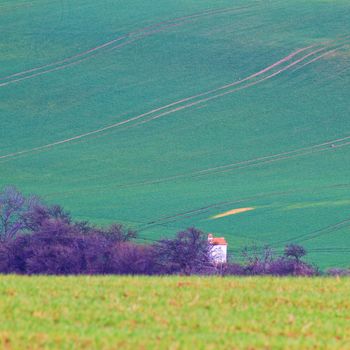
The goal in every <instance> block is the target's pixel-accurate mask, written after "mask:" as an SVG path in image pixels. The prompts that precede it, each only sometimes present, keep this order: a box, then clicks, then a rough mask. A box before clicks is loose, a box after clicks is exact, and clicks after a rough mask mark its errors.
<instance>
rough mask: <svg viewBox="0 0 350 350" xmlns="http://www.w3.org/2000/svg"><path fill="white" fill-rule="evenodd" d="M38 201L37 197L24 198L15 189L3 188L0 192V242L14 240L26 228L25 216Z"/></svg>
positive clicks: (11, 187) (10, 187)
mask: <svg viewBox="0 0 350 350" xmlns="http://www.w3.org/2000/svg"><path fill="white" fill-rule="evenodd" d="M38 203H39V200H38V198H37V197H34V196H29V197H25V196H24V195H23V194H22V193H20V192H19V191H18V190H17V189H16V188H15V187H13V186H9V187H5V188H4V190H3V191H2V192H0V240H8V239H11V238H14V237H15V236H16V235H17V233H18V232H20V231H21V230H24V229H25V228H26V220H25V215H26V214H27V213H28V212H29V211H31V210H32V209H33V208H34V207H35V206H36V205H38Z"/></svg>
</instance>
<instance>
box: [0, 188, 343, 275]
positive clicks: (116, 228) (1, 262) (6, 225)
mask: <svg viewBox="0 0 350 350" xmlns="http://www.w3.org/2000/svg"><path fill="white" fill-rule="evenodd" d="M0 221H1V223H0V273H5V274H12V273H15V274H30V275H31V274H50V275H68V274H69V275H70V274H132V275H135V274H138V275H165V274H185V275H191V274H199V275H215V274H220V275H224V276H225V275H241V276H247V275H278V276H285V275H293V276H313V275H317V274H318V270H317V268H315V267H313V266H311V265H309V264H307V263H306V262H304V261H303V260H302V257H303V256H305V254H306V252H305V250H304V249H303V248H302V247H300V246H297V245H289V246H286V247H285V250H284V252H283V253H282V254H280V255H276V254H274V253H273V251H272V250H271V249H268V248H265V249H263V250H258V249H255V250H248V249H246V250H245V251H244V252H243V259H242V262H240V263H232V262H229V263H227V264H215V263H214V262H213V255H212V252H211V247H210V245H208V240H207V235H206V234H204V233H203V232H201V231H200V230H197V229H195V228H190V229H187V230H185V231H181V232H179V233H177V235H176V236H175V237H174V238H172V239H162V240H159V241H156V242H154V243H153V244H149V245H144V244H140V243H137V241H135V239H136V238H137V235H136V233H135V232H134V231H132V230H127V229H125V228H124V227H123V226H122V225H118V224H113V225H111V226H109V227H107V228H101V227H95V226H92V225H90V224H89V223H88V222H77V221H74V220H72V218H71V216H70V214H69V213H67V212H66V211H64V210H63V209H62V208H61V207H60V206H46V205H44V204H43V203H42V202H41V201H40V200H38V199H37V198H34V197H25V196H23V195H22V194H21V193H20V192H18V191H17V190H16V189H14V188H7V189H5V190H4V191H3V192H1V193H0ZM338 272H339V271H338ZM342 274H344V271H342Z"/></svg>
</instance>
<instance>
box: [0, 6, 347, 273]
mask: <svg viewBox="0 0 350 350" xmlns="http://www.w3.org/2000/svg"><path fill="white" fill-rule="evenodd" d="M349 18H350V4H349V2H348V1H345V0H338V1H336V2H335V1H331V0H310V1H307V2H305V1H301V0H290V1H288V2H286V1H280V0H271V1H253V0H245V1H243V0H234V1H232V0H231V1H229V0H218V1H209V0H203V1H194V0H186V1H176V2H174V1H170V0H161V1H139V0H134V1H133V2H129V1H123V0H117V1H112V0H101V1H92V0H84V1H83V0H76V1H74V2H70V1H66V0H62V1H44V0H33V1H23V0H22V1H20V0H13V1H8V0H6V1H4V0H0V32H1V35H0V53H1V55H0V122H1V128H0V130H1V132H0V136H1V137H0V187H1V186H4V185H7V184H14V185H16V186H17V187H19V188H20V189H21V190H23V191H24V192H25V193H37V194H39V195H40V196H42V197H43V198H44V199H45V200H47V201H48V202H52V203H60V204H62V205H63V206H64V207H65V208H67V209H69V210H70V211H71V212H72V213H73V215H74V216H75V217H78V218H79V219H89V220H91V221H92V222H95V223H101V224H104V223H108V222H111V221H119V222H122V223H125V224H126V225H128V226H131V227H133V228H135V229H137V230H139V232H140V238H141V239H144V240H146V241H147V240H150V241H152V240H153V239H155V238H158V237H160V236H166V235H173V234H174V233H175V232H176V231H178V230H181V229H184V228H186V227H188V226H196V227H198V228H200V229H203V230H205V231H210V232H214V233H215V234H218V235H223V236H225V237H226V238H227V240H228V242H229V247H230V252H231V254H232V255H233V256H235V255H237V254H238V252H239V251H240V249H241V248H242V247H244V246H246V245H258V246H261V245H265V244H270V245H272V246H273V247H275V248H276V249H280V248H281V247H283V246H284V244H286V243H290V242H295V243H300V244H303V245H304V246H305V247H306V248H307V249H308V250H309V258H310V261H312V262H315V263H317V264H319V265H320V266H322V267H326V266H335V265H337V266H345V265H346V266H348V265H349V261H350V212H349V209H350V196H349V195H350V180H349V179H350V177H349V176H350V163H349V159H350V158H349V157H350V147H349V146H350V118H349V115H350V103H349V101H350V69H349V68H350V21H349V20H348V19H349ZM244 208H249V209H250V210H244Z"/></svg>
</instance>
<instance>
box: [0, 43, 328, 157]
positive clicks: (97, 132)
mask: <svg viewBox="0 0 350 350" xmlns="http://www.w3.org/2000/svg"><path fill="white" fill-rule="evenodd" d="M313 47H314V46H307V47H305V48H302V49H298V50H296V51H294V52H293V53H291V54H289V55H287V56H286V57H284V58H282V59H281V60H279V61H277V62H275V63H273V64H272V65H270V66H268V67H266V68H264V69H262V70H260V71H258V72H257V73H254V74H252V75H250V76H248V77H247V78H244V79H240V80H238V81H234V82H232V83H230V84H225V85H223V86H221V87H218V88H216V89H212V90H209V91H207V92H203V93H200V94H197V95H193V96H190V97H187V98H184V99H181V100H178V101H176V102H173V103H170V104H167V105H165V106H162V107H159V108H156V109H153V110H151V111H148V112H146V113H143V114H140V115H137V116H135V117H132V118H129V119H126V120H122V121H120V122H117V123H114V124H111V125H108V126H105V127H102V128H99V129H95V130H92V131H89V132H86V133H83V134H80V135H76V136H73V137H70V138H67V139H64V140H59V141H56V142H52V143H49V144H46V145H43V146H38V147H34V148H30V149H25V150H21V151H17V152H13V153H9V154H5V155H0V160H2V159H6V158H13V157H16V156H21V155H24V154H28V153H32V152H38V151H43V150H46V149H50V148H52V147H54V146H58V145H61V144H65V143H68V142H72V141H77V140H81V139H83V138H86V137H89V136H92V135H96V134H100V133H102V132H105V131H108V130H111V129H115V128H117V127H120V126H123V125H126V124H130V123H132V122H135V121H137V120H140V119H143V118H145V117H147V116H150V115H152V114H155V113H157V112H160V111H164V110H166V109H168V108H170V107H174V106H178V105H180V106H178V107H176V108H173V109H170V110H167V111H165V112H162V113H160V114H157V115H155V116H151V118H148V119H145V120H143V121H141V122H139V123H136V124H133V125H131V126H128V128H130V127H135V126H137V125H140V124H144V123H148V122H150V121H152V120H155V119H159V118H161V117H164V116H166V115H169V114H173V113H175V112H178V111H181V110H185V109H188V108H190V107H193V106H196V105H199V104H202V103H205V102H208V101H211V100H214V99H217V98H220V97H223V96H226V95H229V94H232V93H234V92H237V91H241V90H244V89H246V88H249V87H251V86H255V85H257V84H260V83H262V82H264V81H266V80H268V79H271V78H273V77H275V76H277V75H279V74H281V73H283V72H285V71H287V70H289V69H290V68H291V67H294V66H296V65H297V64H299V63H301V62H303V61H305V60H306V59H308V58H309V57H312V56H314V55H316V54H318V53H320V52H322V51H324V50H326V49H327V47H321V48H318V49H316V50H313V51H311V52H309V53H307V54H306V55H304V56H303V57H301V58H299V59H297V60H295V61H293V62H292V63H290V64H288V65H287V66H285V67H283V68H281V69H279V70H277V71H276V72H274V73H271V74H270V75H267V76H265V77H263V78H261V79H258V80H256V81H253V82H249V81H250V80H252V79H255V78H258V77H261V76H262V75H263V74H264V73H266V72H269V71H271V70H272V69H274V68H276V67H280V66H281V65H283V64H285V63H287V62H288V61H290V60H291V59H292V58H294V57H295V56H296V55H298V54H300V53H301V52H304V51H305V50H308V49H310V48H313ZM334 50H335V49H334V48H332V51H334ZM247 82H248V83H247ZM243 83H247V84H245V85H243V86H242V87H237V88H235V89H230V90H228V91H224V92H221V93H219V94H216V95H213V96H209V97H206V98H203V99H200V100H196V101H194V102H191V103H187V104H185V105H181V104H182V103H183V102H188V101H192V100H195V99H197V98H198V97H203V96H207V95H210V94H213V93H215V92H219V91H222V90H223V89H227V88H230V87H233V86H237V85H239V84H243Z"/></svg>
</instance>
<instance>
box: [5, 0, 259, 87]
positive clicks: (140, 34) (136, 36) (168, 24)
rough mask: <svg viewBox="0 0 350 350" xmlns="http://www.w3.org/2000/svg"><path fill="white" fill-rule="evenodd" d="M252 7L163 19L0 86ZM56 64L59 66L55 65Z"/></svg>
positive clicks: (12, 77) (10, 78)
mask: <svg viewBox="0 0 350 350" xmlns="http://www.w3.org/2000/svg"><path fill="white" fill-rule="evenodd" d="M252 7H254V5H251V6H243V7H238V8H235V7H232V8H224V9H217V10H207V11H203V12H200V13H195V14H192V15H188V16H183V17H176V18H173V19H169V20H166V21H161V22H158V23H155V24H152V25H149V26H146V27H144V28H140V29H136V30H134V31H131V32H129V33H127V34H123V35H121V36H119V37H116V38H114V39H112V40H110V41H107V42H105V43H103V44H101V45H98V46H96V47H93V48H90V49H88V50H86V51H83V52H80V53H77V54H75V55H72V56H69V57H67V58H64V59H62V60H58V61H55V62H51V63H47V64H45V65H41V66H38V67H34V68H31V69H27V70H24V71H21V72H17V73H13V74H9V75H7V76H4V77H0V81H5V82H3V83H0V87H4V86H7V85H10V84H13V83H18V82H20V81H23V80H27V79H31V78H35V77H37V76H41V75H44V74H48V73H51V72H55V71H58V70H62V69H65V68H68V67H71V66H73V65H76V64H79V63H82V62H84V61H86V60H88V59H91V58H93V57H95V56H96V55H98V54H99V53H100V51H104V52H105V51H108V50H115V49H117V48H121V47H124V46H126V45H130V44H132V43H134V42H136V41H138V40H141V39H143V38H145V37H148V36H151V35H154V34H157V33H160V32H164V31H165V30H167V29H169V28H172V27H177V26H180V25H182V24H185V23H186V22H188V21H190V20H195V19H197V18H202V17H208V16H215V15H220V14H226V13H230V12H232V13H234V12H236V11H241V10H245V9H250V8H252ZM124 39H128V40H127V41H126V42H125V43H122V44H120V45H116V46H114V44H116V43H117V42H119V41H121V40H124ZM81 57H82V58H81ZM75 59H78V60H77V61H75ZM55 66H58V67H55ZM51 67H54V68H51ZM46 68H49V69H46ZM45 69H46V70H45ZM38 71H40V72H38ZM34 72H38V73H34ZM31 73H34V74H31ZM27 74H29V75H27Z"/></svg>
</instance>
